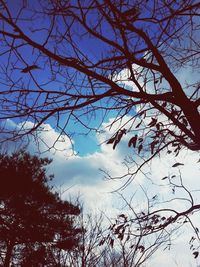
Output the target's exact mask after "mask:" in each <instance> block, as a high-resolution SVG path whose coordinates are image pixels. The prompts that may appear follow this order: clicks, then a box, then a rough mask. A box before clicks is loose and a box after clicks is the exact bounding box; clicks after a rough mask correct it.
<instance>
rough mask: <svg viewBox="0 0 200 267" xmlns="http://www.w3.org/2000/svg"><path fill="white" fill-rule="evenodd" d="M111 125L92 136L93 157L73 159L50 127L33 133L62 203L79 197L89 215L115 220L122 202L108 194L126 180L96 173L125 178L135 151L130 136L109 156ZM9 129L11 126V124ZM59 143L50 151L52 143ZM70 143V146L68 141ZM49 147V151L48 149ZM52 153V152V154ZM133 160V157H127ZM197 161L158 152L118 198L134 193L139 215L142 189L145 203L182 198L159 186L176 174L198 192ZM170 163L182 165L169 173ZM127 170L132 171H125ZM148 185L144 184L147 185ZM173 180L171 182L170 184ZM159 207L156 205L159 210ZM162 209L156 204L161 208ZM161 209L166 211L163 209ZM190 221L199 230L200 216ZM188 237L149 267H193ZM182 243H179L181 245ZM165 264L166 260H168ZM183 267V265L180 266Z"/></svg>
mask: <svg viewBox="0 0 200 267" xmlns="http://www.w3.org/2000/svg"><path fill="white" fill-rule="evenodd" d="M128 121H129V117H128V116H127V117H124V121H123V123H126V122H127V124H126V127H127V128H129V122H128ZM111 122H112V119H110V121H108V122H107V123H104V124H103V125H102V128H103V130H104V131H103V132H102V134H99V135H97V140H98V141H99V143H101V146H100V151H99V152H95V153H93V154H89V155H85V156H79V155H72V149H71V142H70V141H69V139H68V138H67V137H66V136H59V133H58V132H56V131H55V130H54V129H53V128H52V127H51V126H50V125H48V124H44V125H43V128H44V130H45V131H41V132H40V133H38V136H37V138H39V139H37V141H38V140H40V141H39V145H40V150H41V151H45V152H44V153H43V154H42V156H44V157H46V156H48V157H49V158H53V163H52V164H51V167H50V169H49V172H50V173H54V174H55V180H54V182H55V183H56V185H57V187H58V188H59V186H61V191H65V190H66V192H65V193H64V194H63V197H66V198H68V196H69V195H72V196H77V195H78V194H80V196H81V199H82V200H83V203H84V205H85V206H86V207H87V208H89V209H91V210H93V211H95V212H96V211H100V210H102V211H104V212H105V213H106V214H107V215H108V216H111V217H114V216H115V214H119V213H120V212H121V210H120V208H122V207H123V206H122V200H120V199H119V196H117V195H114V194H112V193H110V192H111V191H113V190H115V189H117V188H119V187H120V186H121V185H122V184H123V183H124V181H125V180H104V177H103V176H104V173H103V172H102V171H100V169H102V170H105V171H109V173H110V175H111V176H122V175H123V174H126V172H127V168H126V167H125V166H124V165H123V164H122V161H123V160H124V157H125V156H127V153H128V154H130V155H132V154H133V152H134V150H133V149H130V148H128V147H127V141H128V139H129V138H130V136H131V133H127V134H126V135H124V139H122V142H121V143H119V145H118V146H117V147H116V149H115V150H113V148H112V145H108V144H105V143H104V141H105V140H106V139H109V138H110V137H111V136H112V134H114V133H115V132H116V131H117V130H118V128H119V127H120V126H121V125H120V122H118V123H116V124H115V125H114V126H113V127H112V128H111V129H109V127H108V125H109V124H110V123H111ZM11 125H12V123H11ZM30 126H32V124H31V122H27V127H30ZM55 140H60V142H58V143H57V144H56V146H54V141H55ZM72 142H74V141H73V140H72ZM53 146H54V148H53ZM55 148H57V150H56V149H55ZM37 149H38V143H37V142H36V140H34V138H33V137H31V139H30V142H29V145H28V150H29V151H31V152H36V151H37ZM132 156H133V157H134V158H135V159H136V155H132ZM198 159H199V155H198V154H197V153H193V152H188V151H183V152H181V153H180V155H179V156H178V157H177V158H174V157H173V156H172V155H171V154H166V153H165V152H163V154H162V155H161V157H160V158H155V159H154V160H153V161H152V163H151V164H150V165H146V166H145V167H144V169H143V172H144V173H145V174H146V176H144V175H143V174H142V173H139V174H138V176H137V177H136V178H135V180H134V181H133V183H132V184H130V185H129V186H128V187H127V188H126V189H125V190H124V191H123V194H124V195H125V196H126V197H127V198H128V197H130V196H131V195H132V194H133V193H135V192H136V193H137V194H136V196H135V198H134V202H133V205H134V206H135V207H136V208H137V209H138V210H139V209H140V208H141V207H144V206H145V205H146V200H145V201H144V198H143V197H144V195H142V194H141V193H140V192H141V187H140V186H142V187H143V188H144V190H146V193H147V195H148V196H149V198H152V197H153V196H154V195H155V194H158V196H159V200H160V201H164V200H167V199H170V198H174V197H179V196H181V194H182V193H181V192H180V193H179V192H176V195H173V194H172V192H171V189H169V186H168V185H167V180H162V178H163V177H165V176H172V175H174V174H176V175H177V176H178V175H179V170H180V171H181V174H182V178H183V181H184V185H186V186H187V187H189V189H198V188H200V181H199V168H200V163H197V161H198ZM175 162H181V163H184V164H185V165H183V166H180V167H177V168H173V167H172V165H173V164H174V163H175ZM130 167H131V166H130ZM150 178H151V179H152V180H149V179H150ZM175 179H176V178H175ZM194 197H195V198H196V201H199V200H200V199H199V196H198V193H197V192H196V193H195V192H194ZM172 203H173V207H175V208H179V209H180V210H181V209H183V208H185V207H186V205H185V202H183V201H180V200H179V199H177V200H176V201H174V202H172ZM158 206H159V205H158ZM162 206H163V204H162V205H161V204H160V207H162ZM166 206H170V204H169V203H166ZM123 212H127V213H128V212H129V211H128V208H127V207H126V208H124V210H123ZM194 219H195V225H196V226H198V224H199V220H198V219H199V215H198V214H197V215H196V217H195V218H194ZM188 236H189V234H187V235H184V238H183V239H180V238H177V245H176V246H174V247H173V248H172V250H171V251H163V252H162V251H160V250H159V253H158V254H156V255H155V257H153V258H152V263H151V262H149V265H148V266H154V267H157V266H161V265H162V266H164V267H165V266H166V267H167V266H168V263H169V261H171V262H170V266H171V267H173V266H174V267H175V266H176V261H177V262H178V263H179V264H180V266H183V262H185V263H186V264H188V266H189V263H190V262H191V263H192V264H193V265H192V266H195V265H194V263H195V261H194V259H193V257H192V253H191V252H190V250H189V249H188V247H187V246H186V245H185V244H187V242H188V241H189V240H188V239H189V237H188ZM183 241H184V242H183ZM180 248H181V250H184V255H182V256H180V257H179V256H176V255H181V251H180ZM169 256H170V260H169V259H168V258H169ZM167 259H168V260H167ZM184 266H187V265H184Z"/></svg>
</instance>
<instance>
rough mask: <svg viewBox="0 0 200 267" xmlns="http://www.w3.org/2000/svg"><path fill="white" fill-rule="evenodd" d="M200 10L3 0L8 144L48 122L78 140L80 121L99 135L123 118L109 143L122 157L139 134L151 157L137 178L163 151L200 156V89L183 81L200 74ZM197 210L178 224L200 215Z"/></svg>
mask: <svg viewBox="0 0 200 267" xmlns="http://www.w3.org/2000/svg"><path fill="white" fill-rule="evenodd" d="M199 10H200V3H199V2H198V1H193V0H184V1H183V0H181V1H172V0H164V1H158V0H151V1H148V0H146V1H141V0H136V1H131V0H125V1H121V0H106V1H104V0H102V1H98V0H87V1H81V0H77V1H70V0H63V1H56V0H50V1H45V0H43V1H20V0H18V1H15V6H14V7H13V6H12V4H11V2H9V1H8V2H6V1H3V0H1V1H0V46H1V50H0V56H1V65H0V71H1V77H0V84H1V93H0V114H1V115H0V116H1V117H0V120H1V122H0V127H1V133H2V134H1V140H2V141H4V140H5V139H6V140H16V139H17V138H20V137H22V136H27V137H28V136H29V135H30V134H37V132H38V131H40V130H42V129H43V123H45V122H51V124H52V125H53V126H54V127H55V128H57V129H59V130H60V134H67V135H69V137H70V134H71V133H70V131H69V128H70V126H71V125H72V124H71V122H76V123H77V124H79V125H81V126H83V127H85V129H86V130H88V131H91V130H94V131H97V130H100V127H101V125H102V122H103V121H104V120H106V119H107V118H109V117H113V116H114V121H112V123H111V125H110V126H112V125H113V124H115V123H116V122H119V121H120V122H121V124H120V127H119V128H118V130H117V131H116V132H115V133H114V135H113V136H112V137H111V138H110V139H108V140H105V141H107V143H108V144H112V145H113V149H115V148H116V146H117V145H118V144H119V142H120V141H121V140H122V138H123V137H124V135H125V134H126V133H127V132H128V133H129V134H131V135H132V136H131V137H130V139H129V142H128V146H129V147H134V148H135V149H136V152H137V153H138V154H140V155H141V154H142V152H143V154H145V155H144V156H145V159H144V163H142V164H140V166H138V168H137V170H140V169H141V167H142V166H143V165H144V164H145V163H146V162H148V161H149V160H151V159H152V158H153V157H154V156H155V155H158V154H159V153H160V152H161V151H162V150H163V149H166V150H167V151H168V152H169V153H171V152H173V153H175V155H177V154H178V153H179V151H180V150H181V149H182V148H187V149H189V150H192V151H199V150H200V123H199V122H200V114H199V105H200V99H199V86H200V82H199V79H198V78H197V77H196V78H195V79H194V81H186V82H185V81H183V80H181V79H180V78H179V74H180V73H181V72H183V71H185V70H187V69H188V68H190V70H192V71H193V72H195V71H196V70H197V69H198V68H199V59H200V58H199V55H200V53H199V52H200V46H199V22H198V19H199ZM124 117H127V118H128V120H129V121H128V122H127V120H126V123H124V122H123V118H124ZM94 118H96V120H95V122H94ZM11 121H12V122H15V123H16V124H15V126H12V125H11ZM74 131H75V130H74ZM56 141H57V140H55V142H56ZM143 154H142V155H143ZM137 164H138V163H137ZM137 170H136V172H134V174H136V173H137ZM131 176H132V174H131ZM190 203H191V208H190V209H187V210H185V211H184V212H182V213H180V214H179V213H178V212H177V211H174V212H172V213H173V214H175V215H174V216H172V218H171V219H170V220H168V222H169V223H170V224H172V223H173V222H174V221H177V219H178V218H182V217H184V216H187V215H189V214H190V213H192V212H194V211H197V210H199V205H195V204H194V202H193V201H190ZM153 215H154V214H153V213H152V216H153ZM149 216H150V215H148V216H147V217H146V218H147V219H149V218H150V217H151V216H150V217H149ZM143 219H145V218H143ZM168 222H165V224H162V225H161V227H160V228H159V230H163V229H164V228H165V225H166V226H167V225H168V224H169V223H168Z"/></svg>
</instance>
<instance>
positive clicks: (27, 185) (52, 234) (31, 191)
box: [0, 151, 80, 266]
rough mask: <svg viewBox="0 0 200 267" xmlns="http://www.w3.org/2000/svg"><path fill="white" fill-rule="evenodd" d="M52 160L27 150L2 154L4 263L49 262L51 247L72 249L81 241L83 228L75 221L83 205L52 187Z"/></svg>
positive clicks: (0, 227) (0, 231)
mask: <svg viewBox="0 0 200 267" xmlns="http://www.w3.org/2000/svg"><path fill="white" fill-rule="evenodd" d="M50 162H51V161H50V160H49V159H47V158H43V159H41V158H39V157H37V156H32V155H30V154H28V153H26V152H24V151H20V152H18V153H14V154H12V155H3V154H1V155H0V177H1V189H0V201H1V205H0V243H1V248H2V249H1V257H2V259H4V263H3V265H4V266H10V263H11V262H13V264H16V263H17V262H22V263H23V262H26V260H27V259H28V262H29V265H28V266H36V265H37V264H36V265H34V262H35V261H37V262H38V264H41V263H42V262H43V264H47V263H48V259H47V252H48V251H53V249H54V250H55V249H57V250H61V249H64V250H69V249H72V248H73V247H74V246H76V245H77V243H78V233H79V232H80V229H78V228H77V227H76V226H75V225H74V223H75V217H74V216H77V215H79V213H80V209H79V207H78V206H75V205H73V204H71V203H69V202H67V201H62V200H61V199H60V198H59V196H58V194H57V193H53V192H52V191H51V188H50V187H49V186H48V181H49V179H51V178H52V176H48V175H47V173H46V168H45V167H46V166H47V165H48V164H49V163H50ZM50 248H52V249H51V250H50ZM48 253H50V252H48ZM51 254H52V253H51ZM48 258H49V256H48ZM32 261H33V263H32ZM31 264H33V265H31ZM20 266H21V265H20ZM22 266H27V265H23V264H22ZM37 266H39V265H37ZM45 266H49V265H45ZM51 266H52V265H51ZM53 266H56V265H53Z"/></svg>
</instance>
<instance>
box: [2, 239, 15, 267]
mask: <svg viewBox="0 0 200 267" xmlns="http://www.w3.org/2000/svg"><path fill="white" fill-rule="evenodd" d="M13 247H14V242H9V243H8V246H7V251H6V257H5V261H4V267H10V261H11V256H12V250H13Z"/></svg>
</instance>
